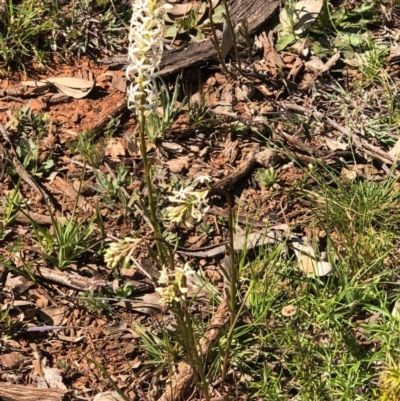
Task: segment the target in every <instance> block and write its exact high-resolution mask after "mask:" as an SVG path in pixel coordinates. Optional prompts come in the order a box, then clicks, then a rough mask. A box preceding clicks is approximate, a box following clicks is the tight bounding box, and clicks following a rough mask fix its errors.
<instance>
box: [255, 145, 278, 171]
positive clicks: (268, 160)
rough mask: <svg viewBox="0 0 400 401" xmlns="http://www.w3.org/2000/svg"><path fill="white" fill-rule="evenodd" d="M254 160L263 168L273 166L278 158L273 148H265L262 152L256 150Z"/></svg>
mask: <svg viewBox="0 0 400 401" xmlns="http://www.w3.org/2000/svg"><path fill="white" fill-rule="evenodd" d="M254 159H255V161H256V162H257V163H258V164H260V165H261V166H263V167H265V168H269V167H274V166H275V165H276V164H277V163H278V160H279V156H278V154H277V153H276V152H275V150H273V149H266V150H263V151H262V152H258V153H257V154H256V155H255V157H254Z"/></svg>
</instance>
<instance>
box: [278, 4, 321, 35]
mask: <svg viewBox="0 0 400 401" xmlns="http://www.w3.org/2000/svg"><path fill="white" fill-rule="evenodd" d="M323 3H324V2H323V0H302V1H298V2H297V3H296V5H295V6H294V9H293V10H290V9H289V8H288V7H285V8H283V9H282V11H281V13H280V15H279V20H280V23H281V25H282V29H283V30H284V31H286V32H289V33H291V34H292V33H295V34H296V35H300V34H302V33H303V32H304V31H305V30H306V25H309V24H311V23H312V22H314V21H315V20H316V19H317V18H318V14H319V13H320V11H321V8H322V5H323Z"/></svg>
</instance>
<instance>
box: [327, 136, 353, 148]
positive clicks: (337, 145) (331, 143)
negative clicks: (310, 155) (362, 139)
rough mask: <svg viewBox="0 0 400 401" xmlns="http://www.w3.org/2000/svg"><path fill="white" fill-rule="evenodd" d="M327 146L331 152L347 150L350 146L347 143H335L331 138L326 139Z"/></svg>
mask: <svg viewBox="0 0 400 401" xmlns="http://www.w3.org/2000/svg"><path fill="white" fill-rule="evenodd" d="M325 142H326V145H327V146H328V148H329V150H332V151H335V150H338V149H340V150H346V149H347V148H348V147H349V145H348V144H347V143H342V142H338V141H335V140H333V139H331V138H325Z"/></svg>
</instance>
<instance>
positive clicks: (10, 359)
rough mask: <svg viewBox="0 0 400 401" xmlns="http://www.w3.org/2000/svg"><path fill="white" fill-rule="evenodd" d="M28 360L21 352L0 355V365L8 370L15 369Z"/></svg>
mask: <svg viewBox="0 0 400 401" xmlns="http://www.w3.org/2000/svg"><path fill="white" fill-rule="evenodd" d="M24 360H26V357H25V356H24V355H22V353H20V352H10V353H9V354H4V355H0V365H1V366H3V367H4V368H6V369H15V368H18V367H19V365H20V364H21V363H22V362H23V361H24Z"/></svg>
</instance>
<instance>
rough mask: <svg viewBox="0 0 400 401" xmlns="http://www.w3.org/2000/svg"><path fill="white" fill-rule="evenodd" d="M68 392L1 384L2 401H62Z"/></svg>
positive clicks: (0, 395) (0, 396)
mask: <svg viewBox="0 0 400 401" xmlns="http://www.w3.org/2000/svg"><path fill="white" fill-rule="evenodd" d="M66 393H68V390H61V389H58V388H46V389H39V388H34V387H28V386H22V385H18V384H11V383H0V399H2V400H3V401H32V400H40V401H62V400H63V399H64V396H65V394H66Z"/></svg>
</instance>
